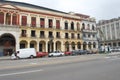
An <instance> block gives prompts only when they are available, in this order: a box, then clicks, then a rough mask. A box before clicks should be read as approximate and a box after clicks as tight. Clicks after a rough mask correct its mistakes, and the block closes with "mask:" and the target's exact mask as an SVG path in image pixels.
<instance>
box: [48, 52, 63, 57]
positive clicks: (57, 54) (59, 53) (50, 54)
mask: <svg viewBox="0 0 120 80" xmlns="http://www.w3.org/2000/svg"><path fill="white" fill-rule="evenodd" d="M58 56H64V53H63V52H61V51H53V52H52V53H49V55H48V57H58Z"/></svg>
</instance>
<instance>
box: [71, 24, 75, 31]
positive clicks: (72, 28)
mask: <svg viewBox="0 0 120 80" xmlns="http://www.w3.org/2000/svg"><path fill="white" fill-rule="evenodd" d="M71 30H74V23H73V22H72V23H71Z"/></svg>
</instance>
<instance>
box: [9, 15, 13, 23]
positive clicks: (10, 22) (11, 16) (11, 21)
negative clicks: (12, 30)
mask: <svg viewBox="0 0 120 80" xmlns="http://www.w3.org/2000/svg"><path fill="white" fill-rule="evenodd" d="M10 21H11V22H10V25H13V24H12V21H13V14H12V13H11V20H10Z"/></svg>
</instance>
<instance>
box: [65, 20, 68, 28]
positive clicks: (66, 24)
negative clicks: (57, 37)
mask: <svg viewBox="0 0 120 80" xmlns="http://www.w3.org/2000/svg"><path fill="white" fill-rule="evenodd" d="M65 29H68V22H67V21H65Z"/></svg>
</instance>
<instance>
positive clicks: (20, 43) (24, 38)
mask: <svg viewBox="0 0 120 80" xmlns="http://www.w3.org/2000/svg"><path fill="white" fill-rule="evenodd" d="M88 18H89V16H87V15H81V14H76V13H72V12H70V13H66V12H62V11H57V10H53V9H49V8H45V7H41V6H37V5H32V4H27V3H22V2H13V1H1V2H0V42H1V43H0V55H11V54H12V52H13V51H15V50H17V49H21V48H35V49H36V51H40V52H51V51H55V50H61V51H71V50H77V49H83V42H84V41H83V37H82V36H83V35H82V31H83V26H82V24H83V23H82V20H85V19H88ZM85 49H87V47H86V48H85Z"/></svg>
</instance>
